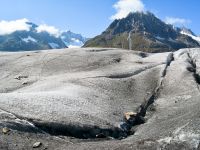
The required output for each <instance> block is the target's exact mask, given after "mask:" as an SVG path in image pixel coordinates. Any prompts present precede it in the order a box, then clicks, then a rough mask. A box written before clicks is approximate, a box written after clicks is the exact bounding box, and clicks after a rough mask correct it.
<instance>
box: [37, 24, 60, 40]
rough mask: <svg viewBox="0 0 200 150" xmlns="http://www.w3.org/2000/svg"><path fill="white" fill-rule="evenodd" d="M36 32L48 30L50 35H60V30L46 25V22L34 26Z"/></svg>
mask: <svg viewBox="0 0 200 150" xmlns="http://www.w3.org/2000/svg"><path fill="white" fill-rule="evenodd" d="M36 30H37V32H38V33H40V32H48V33H49V34H51V35H54V36H56V37H58V36H59V35H60V30H59V29H57V28H55V27H54V26H48V25H46V24H42V25H40V26H38V27H37V28H36Z"/></svg>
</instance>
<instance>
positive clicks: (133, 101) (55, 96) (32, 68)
mask: <svg viewBox="0 0 200 150" xmlns="http://www.w3.org/2000/svg"><path fill="white" fill-rule="evenodd" d="M171 54H172V55H173V57H174V60H169V58H168V57H169V56H170V55H171ZM168 61H170V65H169V66H168V64H169V63H168ZM164 71H165V73H164V75H163V72H164ZM199 72H200V49H181V50H179V51H177V52H174V53H157V54H150V53H141V52H135V51H129V50H123V49H110V48H104V49H102V48H84V49H63V50H47V51H39V52H36V51H32V52H18V53H9V52H0V74H1V76H0V128H3V127H5V126H6V127H9V128H11V131H10V132H9V134H5V135H4V134H2V133H1V134H0V149H11V150H12V149H16V150H18V149H19V150H21V149H31V148H32V145H33V144H34V143H35V142H38V141H39V142H42V143H43V145H42V146H41V147H40V148H39V149H44V148H45V147H47V148H48V149H50V150H51V149H52V150H56V149H58V150H65V149H71V150H73V149H74V150H75V149H91V150H93V149H119V150H120V149H148V150H149V149H198V147H199V141H200V126H199V124H200V96H199V93H200V89H199V88H200V87H199V84H200V76H199ZM157 87H159V93H157V94H158V96H157V97H156V99H155V102H154V103H153V105H151V108H152V109H150V108H149V109H148V111H147V114H146V116H145V120H146V123H144V124H142V125H139V126H138V127H137V129H136V132H135V134H133V135H130V136H128V137H127V138H125V139H123V140H117V139H80V138H75V137H73V136H69V135H68V136H66V135H65V136H64V135H60V133H62V132H63V133H64V132H65V129H66V130H73V129H74V128H77V127H79V128H82V129H85V128H89V129H90V128H91V129H92V128H95V127H97V128H99V129H113V128H117V127H118V125H119V123H120V122H121V121H122V120H123V114H124V113H126V112H132V111H133V112H137V111H138V108H139V107H140V106H141V104H142V103H143V102H144V101H145V100H148V98H149V97H150V96H151V95H152V94H153V93H154V91H155V89H156V88H157ZM36 124H39V126H35V125H36ZM59 125H61V127H62V128H61V129H60V130H63V131H59V133H58V135H56V133H55V134H53V135H52V134H51V133H52V132H50V133H47V132H46V131H44V130H43V128H42V126H48V128H52V130H53V129H54V128H56V126H59ZM57 128H59V127H57ZM56 131H58V130H56ZM56 131H55V132H56ZM78 131H79V130H78ZM78 131H77V132H78ZM72 133H74V134H76V132H72ZM78 134H79V133H78Z"/></svg>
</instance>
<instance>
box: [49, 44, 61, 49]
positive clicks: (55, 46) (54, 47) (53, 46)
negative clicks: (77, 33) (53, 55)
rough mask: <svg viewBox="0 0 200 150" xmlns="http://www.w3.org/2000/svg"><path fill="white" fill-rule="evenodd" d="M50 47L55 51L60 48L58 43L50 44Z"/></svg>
mask: <svg viewBox="0 0 200 150" xmlns="http://www.w3.org/2000/svg"><path fill="white" fill-rule="evenodd" d="M49 46H50V47H51V48H53V49H56V48H59V47H60V46H59V45H58V44H56V43H49Z"/></svg>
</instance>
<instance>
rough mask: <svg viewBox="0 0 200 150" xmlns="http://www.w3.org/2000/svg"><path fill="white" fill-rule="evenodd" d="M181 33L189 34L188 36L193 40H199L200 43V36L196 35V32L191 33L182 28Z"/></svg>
mask: <svg viewBox="0 0 200 150" xmlns="http://www.w3.org/2000/svg"><path fill="white" fill-rule="evenodd" d="M180 33H181V34H184V35H187V36H189V37H191V38H192V39H193V40H195V41H197V42H199V43H200V37H198V36H196V35H194V34H192V33H189V32H187V31H185V30H181V32H180Z"/></svg>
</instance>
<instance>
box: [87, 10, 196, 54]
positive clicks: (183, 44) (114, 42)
mask: <svg viewBox="0 0 200 150" xmlns="http://www.w3.org/2000/svg"><path fill="white" fill-rule="evenodd" d="M129 42H131V43H132V46H131V47H130V45H129ZM84 46H85V47H115V48H126V49H133V50H139V51H146V52H164V51H174V50H178V49H180V48H187V47H199V46H200V45H199V43H198V42H197V41H195V40H193V39H192V38H191V37H189V36H187V35H182V34H180V32H179V31H178V30H177V29H174V27H173V26H172V25H168V24H165V23H164V22H162V21H161V20H160V19H158V18H157V17H155V16H154V15H153V14H152V13H150V12H147V13H131V14H129V15H128V16H127V17H126V18H123V19H120V20H115V21H114V22H113V23H112V24H111V25H110V26H109V27H108V28H107V29H106V31H104V32H103V33H102V34H101V35H99V36H97V37H95V38H93V39H91V40H89V41H88V42H86V44H85V45H84Z"/></svg>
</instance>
